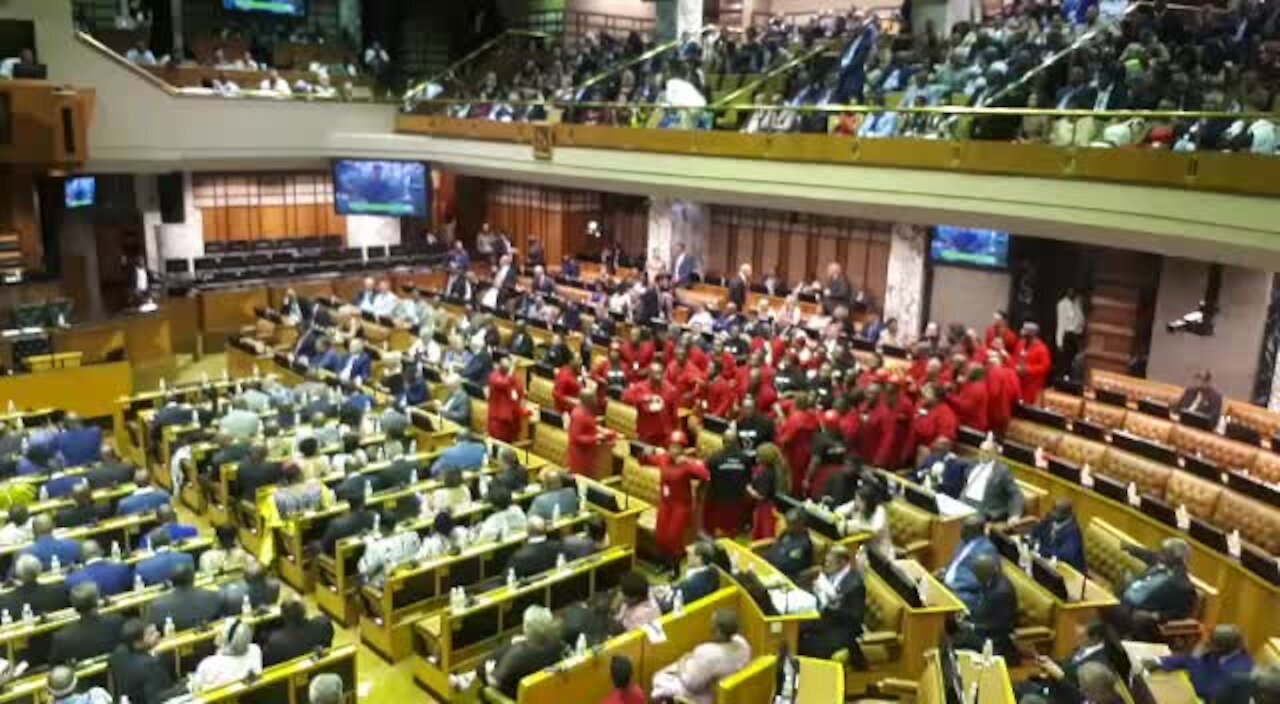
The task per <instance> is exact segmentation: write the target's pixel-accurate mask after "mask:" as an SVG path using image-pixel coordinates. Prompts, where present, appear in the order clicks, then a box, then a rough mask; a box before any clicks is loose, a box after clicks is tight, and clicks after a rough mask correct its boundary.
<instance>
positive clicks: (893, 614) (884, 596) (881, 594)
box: [864, 574, 904, 633]
mask: <svg viewBox="0 0 1280 704" xmlns="http://www.w3.org/2000/svg"><path fill="white" fill-rule="evenodd" d="M866 586H867V612H866V617H865V620H864V623H865V624H866V629H867V630H868V631H892V632H894V633H898V632H901V629H902V609H903V606H904V604H903V601H902V597H900V596H898V594H897V593H896V592H894V591H893V588H892V587H890V586H889V583H888V582H886V581H884V580H883V579H881V578H880V577H879V576H877V575H875V574H868V575H867V579H866Z"/></svg>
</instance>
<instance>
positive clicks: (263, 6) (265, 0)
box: [222, 0, 307, 17]
mask: <svg viewBox="0 0 1280 704" xmlns="http://www.w3.org/2000/svg"><path fill="white" fill-rule="evenodd" d="M222 6H223V7H224V8H226V9H228V10H236V11H238V12H265V13H268V14H272V15H286V16H289V17H302V16H303V15H305V14H307V6H306V0H222Z"/></svg>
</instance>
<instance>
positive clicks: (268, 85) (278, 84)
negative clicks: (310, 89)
mask: <svg viewBox="0 0 1280 704" xmlns="http://www.w3.org/2000/svg"><path fill="white" fill-rule="evenodd" d="M258 90H261V91H265V92H267V93H278V94H280V95H293V89H292V88H290V87H289V82H288V81H286V80H285V79H283V78H277V79H276V80H275V81H274V82H273V81H272V80H271V78H269V77H268V78H264V79H262V83H260V84H259V85H258Z"/></svg>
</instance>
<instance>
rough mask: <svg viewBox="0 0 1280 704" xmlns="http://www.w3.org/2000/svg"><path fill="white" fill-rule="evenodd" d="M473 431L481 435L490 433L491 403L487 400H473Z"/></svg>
mask: <svg viewBox="0 0 1280 704" xmlns="http://www.w3.org/2000/svg"><path fill="white" fill-rule="evenodd" d="M471 431H472V432H474V433H481V434H488V432H489V402H488V401H487V400H485V399H482V398H473V399H471Z"/></svg>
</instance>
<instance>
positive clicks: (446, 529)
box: [418, 511, 467, 560]
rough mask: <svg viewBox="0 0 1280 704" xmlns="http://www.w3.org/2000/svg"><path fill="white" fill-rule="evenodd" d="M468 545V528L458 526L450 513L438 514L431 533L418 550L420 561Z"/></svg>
mask: <svg viewBox="0 0 1280 704" xmlns="http://www.w3.org/2000/svg"><path fill="white" fill-rule="evenodd" d="M466 543H467V528H466V526H460V525H457V524H456V523H455V522H454V520H453V515H452V514H450V513H449V512H448V511H441V512H440V513H437V514H436V517H435V519H434V520H433V522H432V524H431V532H430V533H429V534H427V535H426V536H425V537H423V539H422V547H420V548H418V559H419V560H430V559H433V558H436V557H440V556H441V555H446V554H449V553H452V552H455V551H457V550H460V549H462V547H463V546H465V545H466Z"/></svg>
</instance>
